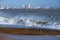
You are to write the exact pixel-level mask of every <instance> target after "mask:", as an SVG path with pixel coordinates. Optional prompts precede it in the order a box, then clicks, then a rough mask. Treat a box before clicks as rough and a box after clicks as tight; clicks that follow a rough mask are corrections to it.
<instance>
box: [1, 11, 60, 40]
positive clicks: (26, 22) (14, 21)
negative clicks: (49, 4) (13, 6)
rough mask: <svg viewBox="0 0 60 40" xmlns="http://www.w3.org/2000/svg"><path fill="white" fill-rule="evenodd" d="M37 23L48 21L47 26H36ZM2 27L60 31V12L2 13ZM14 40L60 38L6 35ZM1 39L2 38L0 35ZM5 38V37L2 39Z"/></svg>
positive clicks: (59, 37) (57, 39)
mask: <svg viewBox="0 0 60 40" xmlns="http://www.w3.org/2000/svg"><path fill="white" fill-rule="evenodd" d="M37 21H46V22H48V23H47V24H42V25H41V24H39V25H34V23H35V22H37ZM0 27H2V28H43V29H44V28H46V29H50V30H51V29H52V30H60V12H57V13H52V12H50V13H15V12H14V13H13V12H4V11H0ZM3 36H4V37H6V38H8V39H12V40H60V36H59V35H57V36H48V35H44V36H32V35H12V34H4V35H3ZM0 37H2V36H1V35H0ZM2 38H3V37H2Z"/></svg>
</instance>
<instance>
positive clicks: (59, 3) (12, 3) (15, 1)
mask: <svg viewBox="0 0 60 40" xmlns="http://www.w3.org/2000/svg"><path fill="white" fill-rule="evenodd" d="M29 3H30V4H31V6H33V7H37V6H40V7H47V6H50V7H60V0H0V5H3V6H9V7H20V6H22V5H23V4H24V5H27V4H29Z"/></svg>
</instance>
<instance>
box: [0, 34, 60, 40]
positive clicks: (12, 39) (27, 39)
mask: <svg viewBox="0 0 60 40" xmlns="http://www.w3.org/2000/svg"><path fill="white" fill-rule="evenodd" d="M1 36H2V38H3V39H5V40H60V36H47V35H44V36H32V35H11V34H2V35H1ZM1 36H0V37H1ZM2 38H0V39H2ZM3 39H2V40H3Z"/></svg>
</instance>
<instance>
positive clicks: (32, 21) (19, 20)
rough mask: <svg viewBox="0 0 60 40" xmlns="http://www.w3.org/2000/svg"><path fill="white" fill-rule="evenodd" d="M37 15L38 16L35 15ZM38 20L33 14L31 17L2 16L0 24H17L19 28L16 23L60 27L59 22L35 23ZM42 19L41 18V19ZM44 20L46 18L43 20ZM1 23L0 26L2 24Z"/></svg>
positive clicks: (41, 26)
mask: <svg viewBox="0 0 60 40" xmlns="http://www.w3.org/2000/svg"><path fill="white" fill-rule="evenodd" d="M35 17H36V16H35ZM36 21H37V20H35V19H34V18H33V16H31V17H28V18H27V17H24V16H21V17H20V16H18V15H17V16H15V17H13V18H5V17H2V16H0V24H1V25H4V26H5V25H15V27H16V28H17V26H16V25H19V27H20V26H23V25H24V26H29V27H37V28H39V27H40V28H51V29H60V24H59V23H53V22H48V23H46V24H37V25H36V24H35V23H36ZM40 21H41V20H40ZM43 21H44V20H43ZM1 25H0V26H1Z"/></svg>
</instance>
